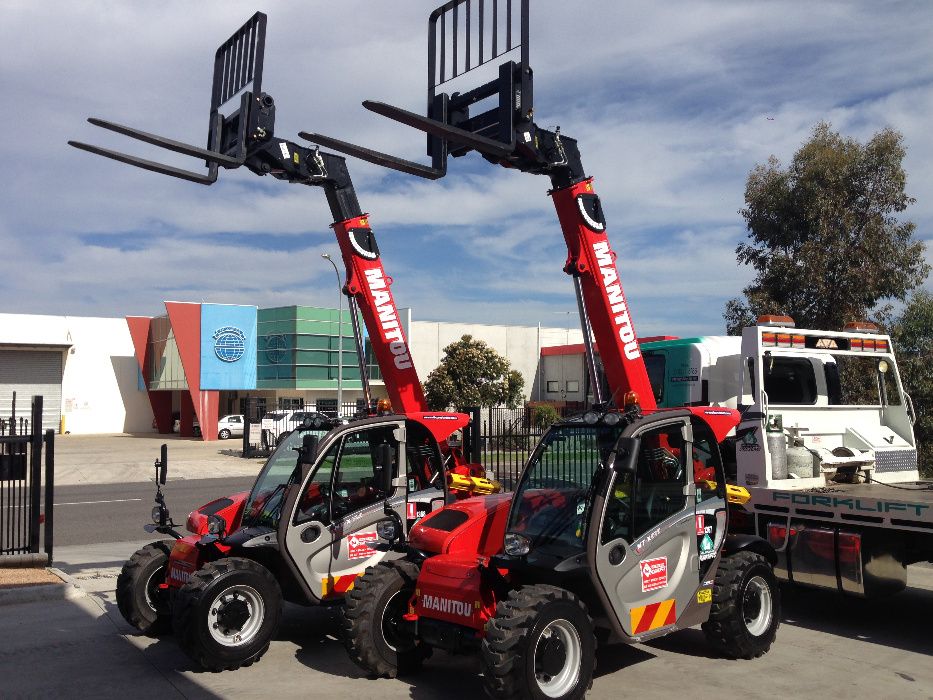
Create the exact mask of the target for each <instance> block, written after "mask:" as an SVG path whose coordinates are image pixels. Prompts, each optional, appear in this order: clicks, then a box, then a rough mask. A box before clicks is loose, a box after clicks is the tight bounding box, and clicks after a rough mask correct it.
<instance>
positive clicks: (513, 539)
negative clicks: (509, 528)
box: [505, 532, 531, 557]
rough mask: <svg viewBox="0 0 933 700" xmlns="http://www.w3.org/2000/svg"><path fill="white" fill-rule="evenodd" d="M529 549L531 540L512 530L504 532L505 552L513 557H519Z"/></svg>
mask: <svg viewBox="0 0 933 700" xmlns="http://www.w3.org/2000/svg"><path fill="white" fill-rule="evenodd" d="M530 549H531V542H530V541H529V540H528V538H527V537H525V536H524V535H519V534H516V533H514V532H507V533H506V534H505V553H506V554H509V555H511V556H513V557H520V556H523V555H525V554H528V551H529V550H530Z"/></svg>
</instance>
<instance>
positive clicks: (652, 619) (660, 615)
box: [631, 598, 677, 636]
mask: <svg viewBox="0 0 933 700" xmlns="http://www.w3.org/2000/svg"><path fill="white" fill-rule="evenodd" d="M676 621H677V605H676V603H675V601H674V599H673V598H671V599H670V600H663V601H661V602H660V603H652V604H651V605H644V606H642V607H640V608H632V612H631V623H632V635H633V636H634V635H639V634H644V633H645V632H650V631H651V630H656V629H658V628H660V627H667V626H668V625H673V624H674V623H675V622H676Z"/></svg>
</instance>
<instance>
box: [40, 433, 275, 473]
mask: <svg viewBox="0 0 933 700" xmlns="http://www.w3.org/2000/svg"><path fill="white" fill-rule="evenodd" d="M162 443H166V444H167V445H168V464H169V469H168V472H169V479H212V478H224V477H229V476H255V475H256V474H257V473H258V472H259V469H260V467H261V466H262V464H263V462H264V461H265V460H264V458H251V459H243V458H241V457H240V456H239V454H240V451H241V449H242V446H243V443H242V441H241V440H240V439H239V438H233V439H230V440H217V441H214V442H203V441H201V440H196V439H193V438H181V437H178V435H159V434H157V433H142V434H121V435H56V436H55V483H56V485H59V486H66V485H75V484H113V483H128V482H134V481H152V480H153V478H154V475H155V470H154V468H153V462H154V461H155V460H156V459H157V458H158V457H159V448H160V446H161V445H162Z"/></svg>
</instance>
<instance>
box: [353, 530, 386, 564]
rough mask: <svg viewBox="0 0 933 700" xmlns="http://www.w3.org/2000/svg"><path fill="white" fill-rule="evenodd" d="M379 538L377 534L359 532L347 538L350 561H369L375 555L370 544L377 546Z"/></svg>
mask: <svg viewBox="0 0 933 700" xmlns="http://www.w3.org/2000/svg"><path fill="white" fill-rule="evenodd" d="M378 541H379V536H378V535H377V534H376V533H375V532H357V533H354V534H352V535H350V537H348V538H347V551H348V553H349V557H350V559H367V558H369V557H371V556H372V555H373V549H372V547H370V546H369V545H370V544H376V542H378Z"/></svg>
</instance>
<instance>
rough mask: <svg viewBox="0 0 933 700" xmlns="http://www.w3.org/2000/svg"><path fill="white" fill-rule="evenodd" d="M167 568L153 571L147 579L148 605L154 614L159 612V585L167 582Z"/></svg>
mask: <svg viewBox="0 0 933 700" xmlns="http://www.w3.org/2000/svg"><path fill="white" fill-rule="evenodd" d="M166 568H167V566H163V567H160V568H158V569H156V570H155V571H153V572H152V573H151V574H150V575H149V578H148V579H146V589H145V590H146V605H148V606H149V609H150V610H152V611H153V612H154V613H158V612H159V606H158V605H156V600H157V599H158V598H159V584H160V583H162V582H163V581H164V580H165V569H166Z"/></svg>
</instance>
